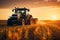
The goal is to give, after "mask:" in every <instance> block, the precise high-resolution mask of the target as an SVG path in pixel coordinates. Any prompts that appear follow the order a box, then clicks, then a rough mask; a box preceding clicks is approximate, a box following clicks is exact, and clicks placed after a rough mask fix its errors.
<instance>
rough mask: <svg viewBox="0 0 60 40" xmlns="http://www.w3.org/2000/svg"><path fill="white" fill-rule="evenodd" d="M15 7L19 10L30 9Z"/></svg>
mask: <svg viewBox="0 0 60 40" xmlns="http://www.w3.org/2000/svg"><path fill="white" fill-rule="evenodd" d="M15 9H17V10H28V11H29V9H27V8H15Z"/></svg>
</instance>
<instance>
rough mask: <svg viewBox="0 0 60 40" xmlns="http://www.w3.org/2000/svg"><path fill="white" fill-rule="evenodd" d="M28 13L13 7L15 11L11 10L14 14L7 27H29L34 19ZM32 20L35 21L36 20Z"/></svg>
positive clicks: (23, 9)
mask: <svg viewBox="0 0 60 40" xmlns="http://www.w3.org/2000/svg"><path fill="white" fill-rule="evenodd" d="M29 11H30V10H29V9H27V8H16V7H15V9H13V10H12V12H14V14H12V16H11V17H10V18H9V19H8V21H7V25H31V24H32V20H33V19H34V18H33V17H32V15H30V14H29ZM34 20H36V18H35V19H34ZM34 20H33V21H34Z"/></svg>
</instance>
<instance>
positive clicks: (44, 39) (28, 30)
mask: <svg viewBox="0 0 60 40" xmlns="http://www.w3.org/2000/svg"><path fill="white" fill-rule="evenodd" d="M0 40H60V26H58V25H57V24H55V25H54V23H49V24H48V23H46V24H39V25H23V26H5V27H3V26H2V27H1V28H0Z"/></svg>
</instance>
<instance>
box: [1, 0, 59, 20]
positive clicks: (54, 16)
mask: <svg viewBox="0 0 60 40" xmlns="http://www.w3.org/2000/svg"><path fill="white" fill-rule="evenodd" d="M14 7H26V8H30V12H29V13H30V14H32V15H33V17H36V18H38V19H39V20H60V0H0V20H7V19H8V18H9V17H10V16H11V15H12V14H13V13H12V11H11V10H12V9H13V8H14Z"/></svg>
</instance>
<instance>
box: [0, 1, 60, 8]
mask: <svg viewBox="0 0 60 40" xmlns="http://www.w3.org/2000/svg"><path fill="white" fill-rule="evenodd" d="M49 1H50V2H45V1H44V0H0V8H13V7H39V6H60V2H56V1H57V0H53V1H52V0H49Z"/></svg>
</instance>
